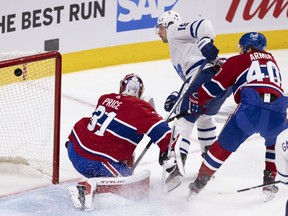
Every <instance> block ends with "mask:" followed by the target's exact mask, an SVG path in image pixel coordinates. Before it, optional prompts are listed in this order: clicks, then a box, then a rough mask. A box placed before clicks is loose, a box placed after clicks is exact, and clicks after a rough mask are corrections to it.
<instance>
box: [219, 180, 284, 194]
mask: <svg viewBox="0 0 288 216" xmlns="http://www.w3.org/2000/svg"><path fill="white" fill-rule="evenodd" d="M279 183H281V181H275V182H271V183H267V184H261V185H256V186H253V187H248V188H243V189H240V190H237V191H230V192H216V193H217V194H233V193H241V192H244V191H249V190H253V189H256V188H261V187H265V186H269V185H274V184H279Z"/></svg>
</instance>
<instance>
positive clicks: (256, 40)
mask: <svg viewBox="0 0 288 216" xmlns="http://www.w3.org/2000/svg"><path fill="white" fill-rule="evenodd" d="M239 46H240V48H241V49H242V52H243V53H246V52H247V49H249V48H252V49H254V50H259V51H263V50H265V48H266V46H267V41H266V38H265V36H264V35H263V34H261V33H259V32H249V33H246V34H244V35H242V37H241V38H240V40H239Z"/></svg>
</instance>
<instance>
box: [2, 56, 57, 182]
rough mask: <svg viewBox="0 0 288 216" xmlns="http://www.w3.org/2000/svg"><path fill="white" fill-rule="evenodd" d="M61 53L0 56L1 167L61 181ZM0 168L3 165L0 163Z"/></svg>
mask: <svg viewBox="0 0 288 216" xmlns="http://www.w3.org/2000/svg"><path fill="white" fill-rule="evenodd" d="M61 62H62V60H61V54H60V53H59V52H56V51H51V52H28V53H27V52H9V53H0V74H1V75H0V100H1V106H0V140H1V144H0V163H2V164H4V163H5V164H6V163H12V164H18V165H21V166H28V167H29V169H33V170H36V171H37V172H39V173H40V174H41V175H47V176H49V177H51V178H52V182H53V183H54V184H57V183H59V140H60V108H61V107H60V106H61V105H60V101H61V64H62V63H61ZM0 166H2V165H1V164H0Z"/></svg>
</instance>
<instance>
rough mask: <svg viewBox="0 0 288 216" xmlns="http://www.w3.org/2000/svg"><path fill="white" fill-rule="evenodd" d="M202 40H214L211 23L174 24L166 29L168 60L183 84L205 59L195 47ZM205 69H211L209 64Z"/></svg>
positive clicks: (203, 21) (205, 21) (206, 21)
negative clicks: (169, 59)
mask: <svg viewBox="0 0 288 216" xmlns="http://www.w3.org/2000/svg"><path fill="white" fill-rule="evenodd" d="M202 38H210V39H214V38H215V33H214V31H213V27H212V24H211V22H210V21H208V20H205V19H201V20H195V21H193V22H187V23H183V22H182V23H175V24H173V25H170V26H169V27H168V29H167V39H168V43H169V49H170V58H171V61H172V64H173V66H174V68H175V69H176V71H177V73H178V75H179V76H180V77H181V79H182V80H183V81H184V82H185V81H186V80H187V79H188V78H190V77H191V76H194V75H196V73H197V71H198V68H199V66H200V65H201V63H202V62H203V61H204V59H205V57H204V56H203V55H202V53H201V52H200V50H199V49H198V45H197V43H198V42H199V41H200V40H201V39H202ZM206 67H211V64H207V65H206ZM206 67H205V68H206Z"/></svg>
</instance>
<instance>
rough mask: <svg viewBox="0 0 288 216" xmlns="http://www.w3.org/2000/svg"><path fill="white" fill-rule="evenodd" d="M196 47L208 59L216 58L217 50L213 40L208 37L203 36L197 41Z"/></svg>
mask: <svg viewBox="0 0 288 216" xmlns="http://www.w3.org/2000/svg"><path fill="white" fill-rule="evenodd" d="M198 48H199V50H200V51H201V53H202V55H203V56H204V57H205V58H206V59H207V60H208V61H213V60H215V59H216V57H217V55H218V53H219V50H218V49H217V47H216V46H215V45H214V44H213V40H211V39H210V38H203V39H201V40H200V41H199V43H198Z"/></svg>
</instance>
